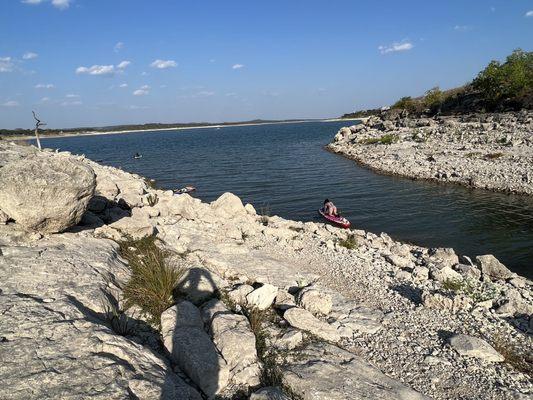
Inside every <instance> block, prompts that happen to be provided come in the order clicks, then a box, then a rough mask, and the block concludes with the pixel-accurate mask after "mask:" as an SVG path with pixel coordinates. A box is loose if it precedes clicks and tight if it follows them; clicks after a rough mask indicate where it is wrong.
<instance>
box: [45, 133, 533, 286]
mask: <svg viewBox="0 0 533 400" xmlns="http://www.w3.org/2000/svg"><path fill="white" fill-rule="evenodd" d="M345 124H346V123H345V122H327V123H326V122H312V123H294V124H276V125H262V126H241V127H225V128H220V129H216V128H208V129H190V130H180V131H162V132H161V131H160V132H142V133H130V134H121V135H107V136H81V137H72V138H55V139H45V140H44V144H45V145H46V146H47V147H52V148H60V149H61V150H68V151H71V152H73V153H77V154H85V155H86V156H87V157H89V158H91V159H93V160H98V161H100V162H101V163H103V164H107V165H112V166H115V167H121V168H123V169H124V170H127V171H130V172H135V173H138V174H140V175H143V176H146V177H149V178H152V179H155V180H156V181H157V184H158V185H159V186H161V187H163V188H166V189H172V188H179V187H183V186H185V185H189V184H192V185H194V186H196V187H197V188H198V191H197V192H196V194H195V196H197V197H199V198H201V199H202V200H204V201H212V200H213V199H215V198H217V197H218V196H219V195H220V194H222V193H224V192H226V191H231V192H233V193H235V194H236V195H238V196H239V197H241V199H242V200H243V202H250V203H252V204H253V205H254V206H255V207H256V208H257V210H258V211H261V210H262V209H263V210H269V212H270V213H271V214H272V215H274V214H277V215H280V216H282V217H284V218H290V219H295V220H302V221H314V220H318V219H317V212H316V210H317V209H318V208H319V207H320V205H321V203H322V201H323V199H324V198H325V197H329V198H330V199H332V200H333V201H334V202H335V204H337V206H338V207H339V208H340V209H341V210H342V212H343V214H344V215H345V216H346V217H347V218H348V219H350V220H351V221H352V227H354V228H360V229H365V230H369V231H372V232H375V233H379V232H387V233H389V234H390V235H391V236H392V237H394V238H398V239H402V240H406V241H410V242H413V243H417V244H420V245H424V246H445V247H453V248H455V249H456V251H457V252H458V253H459V254H466V255H469V256H475V255H478V254H486V253H492V254H494V255H496V256H497V257H498V258H499V259H500V260H501V261H502V262H504V263H505V264H506V265H507V266H509V267H510V268H511V269H513V270H514V271H516V272H518V273H520V274H522V275H526V276H528V277H533V198H528V197H527V196H511V195H505V194H498V193H491V192H486V191H482V190H472V189H467V188H463V187H460V186H453V185H452V186H448V185H441V184H437V183H432V182H420V181H411V180H408V179H404V178H398V177H390V176H384V175H378V174H376V173H373V172H371V171H369V170H367V169H364V168H361V167H358V166H357V165H356V164H355V163H354V162H353V161H351V160H348V159H345V158H343V157H341V156H338V155H335V154H332V153H329V152H327V151H325V150H324V146H325V145H326V144H327V143H328V142H329V141H330V140H331V138H332V137H333V135H334V134H335V133H336V132H337V130H338V129H339V128H340V127H341V126H344V125H345ZM136 152H139V153H141V154H142V155H143V158H142V159H139V160H134V159H132V155H133V154H134V153H136Z"/></svg>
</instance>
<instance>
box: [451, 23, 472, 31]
mask: <svg viewBox="0 0 533 400" xmlns="http://www.w3.org/2000/svg"><path fill="white" fill-rule="evenodd" d="M471 29H472V27H470V26H468V25H455V26H454V27H453V30H454V31H458V32H467V31H469V30H471Z"/></svg>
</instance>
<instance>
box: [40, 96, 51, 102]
mask: <svg viewBox="0 0 533 400" xmlns="http://www.w3.org/2000/svg"><path fill="white" fill-rule="evenodd" d="M49 101H50V97H43V98H42V99H41V103H48V102H49Z"/></svg>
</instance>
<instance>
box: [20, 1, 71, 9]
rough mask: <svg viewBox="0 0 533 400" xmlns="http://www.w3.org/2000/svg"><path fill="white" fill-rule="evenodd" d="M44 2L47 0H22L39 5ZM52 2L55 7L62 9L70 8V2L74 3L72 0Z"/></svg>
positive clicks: (25, 2)
mask: <svg viewBox="0 0 533 400" xmlns="http://www.w3.org/2000/svg"><path fill="white" fill-rule="evenodd" d="M44 2H45V0H22V3H24V4H32V5H37V4H41V3H44ZM50 3H52V5H53V6H54V7H56V8H59V9H60V10H65V9H67V8H69V6H70V3H72V0H51V1H50Z"/></svg>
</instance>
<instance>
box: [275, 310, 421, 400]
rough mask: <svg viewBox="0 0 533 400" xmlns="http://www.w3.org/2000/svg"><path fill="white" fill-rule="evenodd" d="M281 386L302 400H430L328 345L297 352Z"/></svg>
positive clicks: (289, 362)
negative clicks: (283, 385)
mask: <svg viewBox="0 0 533 400" xmlns="http://www.w3.org/2000/svg"><path fill="white" fill-rule="evenodd" d="M292 310H294V309H292ZM289 311H291V310H289ZM283 383H284V384H285V385H286V386H287V387H288V388H289V389H290V390H291V391H292V392H293V393H295V394H296V395H298V396H300V397H301V398H302V399H305V400H325V399H328V400H346V399H354V400H355V399H365V400H366V399H368V400H371V399H399V400H430V399H429V398H428V397H426V396H424V395H422V394H420V393H418V392H416V391H414V390H412V389H410V388H409V387H407V386H405V385H404V384H403V383H401V382H399V381H397V380H394V379H392V378H389V377H388V376H386V375H384V374H383V373H382V372H381V371H379V370H378V369H376V368H374V367H373V366H372V365H370V364H369V363H368V362H366V361H365V360H364V359H362V358H361V357H359V356H357V355H355V354H352V353H350V352H348V351H345V350H342V349H340V348H338V347H336V346H333V345H331V344H327V343H314V344H311V345H309V346H308V347H307V348H305V349H298V352H297V354H294V358H289V361H288V362H287V364H286V365H284V367H283Z"/></svg>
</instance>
